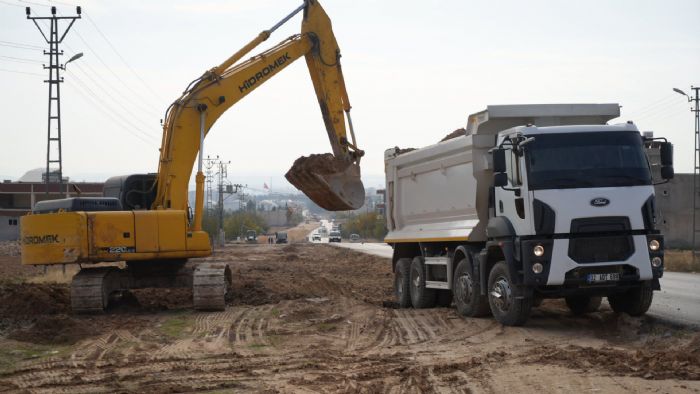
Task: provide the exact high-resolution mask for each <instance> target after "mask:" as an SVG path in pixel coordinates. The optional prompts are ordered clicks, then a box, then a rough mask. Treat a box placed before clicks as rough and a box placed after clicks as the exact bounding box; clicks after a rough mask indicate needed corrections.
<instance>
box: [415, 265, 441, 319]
mask: <svg viewBox="0 0 700 394" xmlns="http://www.w3.org/2000/svg"><path fill="white" fill-rule="evenodd" d="M436 295H437V294H436V293H435V289H427V288H426V287H425V265H424V264H423V258H422V257H416V258H414V259H413V261H412V262H411V304H412V305H413V307H414V308H416V309H423V308H432V307H434V306H435V297H436Z"/></svg>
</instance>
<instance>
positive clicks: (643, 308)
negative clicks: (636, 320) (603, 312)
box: [608, 281, 654, 316]
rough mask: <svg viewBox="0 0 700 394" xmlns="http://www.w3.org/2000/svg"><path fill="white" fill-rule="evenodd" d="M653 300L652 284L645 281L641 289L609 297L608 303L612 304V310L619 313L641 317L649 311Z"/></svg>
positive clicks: (637, 288) (636, 288)
mask: <svg viewBox="0 0 700 394" xmlns="http://www.w3.org/2000/svg"><path fill="white" fill-rule="evenodd" d="M653 299H654V290H653V289H652V288H651V283H649V282H648V281H645V282H642V284H641V285H640V286H639V287H635V288H633V289H630V290H627V291H626V292H624V293H620V294H614V295H610V296H608V303H610V307H611V308H612V310H613V311H615V312H617V313H627V314H628V315H630V316H641V315H643V314H645V313H646V312H647V311H648V310H649V307H650V306H651V301H652V300H653Z"/></svg>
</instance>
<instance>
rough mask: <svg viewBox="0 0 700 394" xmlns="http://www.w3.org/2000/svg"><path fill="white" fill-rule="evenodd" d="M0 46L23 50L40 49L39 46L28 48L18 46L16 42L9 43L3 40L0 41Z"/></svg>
mask: <svg viewBox="0 0 700 394" xmlns="http://www.w3.org/2000/svg"><path fill="white" fill-rule="evenodd" d="M0 46H4V47H8V48H15V49H24V50H28V51H41V49H39V48H29V47H26V46H20V45H17V44H10V43H3V42H0Z"/></svg>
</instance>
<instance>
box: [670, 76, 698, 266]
mask: <svg viewBox="0 0 700 394" xmlns="http://www.w3.org/2000/svg"><path fill="white" fill-rule="evenodd" d="M690 90H692V91H693V93H694V96H695V97H693V93H691V95H690V96H689V95H687V94H686V93H685V92H684V91H682V90H680V89H677V88H673V91H674V92H676V93H679V94H682V95H684V96H685V97H687V98H688V102H689V103H691V102H692V103H694V104H695V105H694V107H691V108H690V111H691V112H693V113H695V132H694V137H695V150H694V151H693V237H692V239H693V240H692V253H693V266H695V263H696V259H697V257H696V254H697V252H698V248H697V243H696V242H697V235H698V233H700V229H699V228H698V224H700V215H698V210H700V207H698V195H700V190H698V187H700V182H698V175H700V86H691V87H690Z"/></svg>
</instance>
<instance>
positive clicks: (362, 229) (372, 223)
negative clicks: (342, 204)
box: [341, 212, 387, 240]
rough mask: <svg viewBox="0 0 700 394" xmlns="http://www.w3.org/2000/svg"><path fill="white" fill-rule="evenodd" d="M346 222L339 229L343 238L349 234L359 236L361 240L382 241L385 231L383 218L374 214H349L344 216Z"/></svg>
mask: <svg viewBox="0 0 700 394" xmlns="http://www.w3.org/2000/svg"><path fill="white" fill-rule="evenodd" d="M346 218H347V222H346V223H345V225H344V226H343V228H342V229H341V233H342V234H343V236H344V237H346V238H348V237H349V236H350V234H359V235H360V237H362V238H368V239H376V240H383V239H384V237H385V236H386V233H387V229H386V224H385V222H384V217H383V216H382V215H378V214H377V213H376V212H366V213H361V214H357V215H354V214H349V215H347V216H346Z"/></svg>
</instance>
